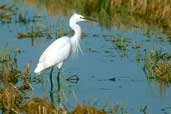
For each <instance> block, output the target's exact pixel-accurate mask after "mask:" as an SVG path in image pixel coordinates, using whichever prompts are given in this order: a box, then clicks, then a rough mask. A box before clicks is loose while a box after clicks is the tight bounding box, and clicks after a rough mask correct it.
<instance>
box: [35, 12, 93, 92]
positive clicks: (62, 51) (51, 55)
mask: <svg viewBox="0 0 171 114" xmlns="http://www.w3.org/2000/svg"><path fill="white" fill-rule="evenodd" d="M86 20H92V19H89V18H85V17H83V16H82V15H79V14H77V13H74V14H73V15H72V16H71V18H70V20H69V26H70V27H71V29H72V30H74V35H73V36H72V37H67V36H64V37H61V38H58V39H57V40H55V41H54V42H53V43H52V44H51V45H49V46H48V47H47V49H46V50H45V51H44V52H43V54H42V55H41V56H40V59H39V63H38V64H37V67H36V68H35V70H34V72H35V73H38V74H40V73H41V72H42V71H43V70H45V69H47V68H51V67H52V68H53V67H54V66H57V68H58V69H59V71H58V75H57V81H58V82H59V73H60V69H61V67H62V65H63V63H64V62H65V61H66V60H67V58H68V57H69V56H70V55H71V54H72V55H76V54H77V52H78V50H79V49H80V44H79V41H80V37H81V28H80V26H79V25H78V24H77V23H78V22H81V21H86ZM52 72H53V69H52V70H51V73H52ZM50 78H51V79H52V77H50ZM58 86H59V84H58ZM58 90H59V89H58Z"/></svg>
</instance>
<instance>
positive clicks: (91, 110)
mask: <svg viewBox="0 0 171 114" xmlns="http://www.w3.org/2000/svg"><path fill="white" fill-rule="evenodd" d="M71 114H107V112H106V111H105V110H104V109H102V110H97V109H96V108H95V107H92V106H84V105H82V104H80V103H78V104H77V106H76V107H75V109H74V110H73V111H72V113H71Z"/></svg>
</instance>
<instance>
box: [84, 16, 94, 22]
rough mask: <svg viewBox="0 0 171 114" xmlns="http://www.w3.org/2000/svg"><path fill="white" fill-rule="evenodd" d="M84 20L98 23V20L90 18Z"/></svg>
mask: <svg viewBox="0 0 171 114" xmlns="http://www.w3.org/2000/svg"><path fill="white" fill-rule="evenodd" d="M83 19H85V20H89V21H94V22H97V20H95V19H91V18H88V17H83Z"/></svg>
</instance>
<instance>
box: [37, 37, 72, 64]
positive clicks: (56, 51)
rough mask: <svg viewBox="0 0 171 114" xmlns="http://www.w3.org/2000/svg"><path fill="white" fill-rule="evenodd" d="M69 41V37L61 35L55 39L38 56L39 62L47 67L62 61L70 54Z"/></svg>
mask: <svg viewBox="0 0 171 114" xmlns="http://www.w3.org/2000/svg"><path fill="white" fill-rule="evenodd" d="M70 50H71V41H70V38H69V37H62V38H58V39H57V40H55V41H54V42H53V43H52V44H50V45H49V47H48V48H46V50H45V51H44V52H43V54H42V55H41V56H40V59H39V64H45V65H46V66H47V67H49V66H53V65H55V64H58V63H59V62H63V61H64V60H65V59H67V57H68V56H69V54H70Z"/></svg>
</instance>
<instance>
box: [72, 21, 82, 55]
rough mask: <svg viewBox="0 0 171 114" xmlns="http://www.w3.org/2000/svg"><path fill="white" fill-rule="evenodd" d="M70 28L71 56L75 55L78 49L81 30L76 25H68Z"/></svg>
mask: <svg viewBox="0 0 171 114" xmlns="http://www.w3.org/2000/svg"><path fill="white" fill-rule="evenodd" d="M70 27H71V28H72V30H74V35H73V36H72V38H71V45H72V50H71V52H72V55H76V54H77V52H78V49H81V48H80V44H79V40H80V37H81V28H80V26H79V25H78V24H75V23H74V24H70Z"/></svg>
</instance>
